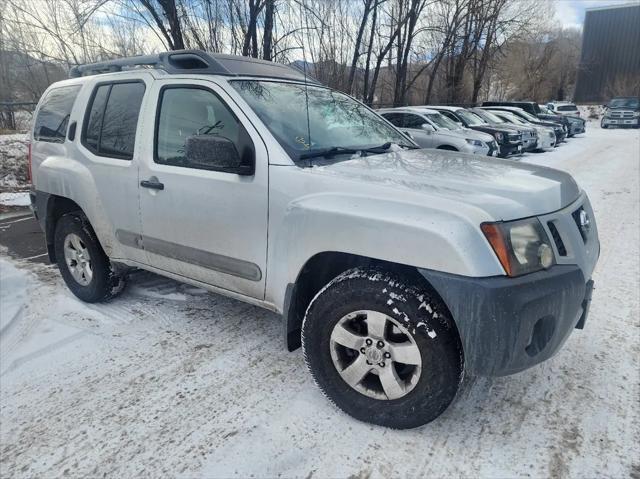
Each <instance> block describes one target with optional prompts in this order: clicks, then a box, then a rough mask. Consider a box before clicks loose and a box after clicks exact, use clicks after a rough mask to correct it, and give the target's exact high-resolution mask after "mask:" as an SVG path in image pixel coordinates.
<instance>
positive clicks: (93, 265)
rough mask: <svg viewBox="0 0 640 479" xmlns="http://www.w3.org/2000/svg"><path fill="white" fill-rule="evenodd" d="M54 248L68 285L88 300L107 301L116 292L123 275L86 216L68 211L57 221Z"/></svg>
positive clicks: (121, 288) (72, 290)
mask: <svg viewBox="0 0 640 479" xmlns="http://www.w3.org/2000/svg"><path fill="white" fill-rule="evenodd" d="M54 248H55V252H56V259H57V263H58V268H59V269H60V273H61V274H62V278H63V279H64V281H65V283H66V284H67V287H68V288H69V289H70V290H71V292H72V293H73V294H75V295H76V296H77V297H78V298H80V299H81V300H83V301H86V302H88V303H95V302H98V301H106V300H109V299H111V298H113V297H114V296H116V295H117V294H119V293H120V292H121V291H122V290H123V289H124V286H125V278H124V276H122V275H119V274H116V272H115V271H114V270H113V268H112V266H111V262H110V261H109V258H108V257H107V255H106V254H105V253H104V251H103V250H102V247H101V246H100V243H99V242H98V239H97V238H96V235H95V233H94V231H93V229H92V228H91V225H90V224H89V221H88V220H87V218H86V217H85V216H84V215H83V214H82V213H81V212H73V213H67V214H66V215H64V216H62V217H61V218H60V219H59V220H58V222H57V224H56V231H55V237H54Z"/></svg>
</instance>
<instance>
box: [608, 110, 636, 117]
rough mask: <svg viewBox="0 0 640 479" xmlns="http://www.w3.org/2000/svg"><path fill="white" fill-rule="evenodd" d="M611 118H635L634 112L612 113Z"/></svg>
mask: <svg viewBox="0 0 640 479" xmlns="http://www.w3.org/2000/svg"><path fill="white" fill-rule="evenodd" d="M611 118H633V112H632V111H612V112H611Z"/></svg>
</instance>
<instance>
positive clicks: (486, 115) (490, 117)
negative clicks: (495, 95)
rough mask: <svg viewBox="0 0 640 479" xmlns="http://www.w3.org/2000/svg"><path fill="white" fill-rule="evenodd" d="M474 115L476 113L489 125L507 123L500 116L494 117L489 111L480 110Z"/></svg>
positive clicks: (475, 111) (474, 111)
mask: <svg viewBox="0 0 640 479" xmlns="http://www.w3.org/2000/svg"><path fill="white" fill-rule="evenodd" d="M473 113H475V114H476V115H478V116H479V117H480V118H482V119H483V120H484V121H486V122H488V123H505V121H504V120H503V119H502V118H500V117H499V116H498V115H494V114H493V113H491V112H490V111H487V110H480V109H478V110H473Z"/></svg>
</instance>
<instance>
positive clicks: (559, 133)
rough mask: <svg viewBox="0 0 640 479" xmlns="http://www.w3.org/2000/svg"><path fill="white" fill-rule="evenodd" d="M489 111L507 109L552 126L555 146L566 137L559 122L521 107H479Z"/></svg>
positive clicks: (530, 119)
mask: <svg viewBox="0 0 640 479" xmlns="http://www.w3.org/2000/svg"><path fill="white" fill-rule="evenodd" d="M481 108H484V109H487V110H490V111H509V112H511V113H513V114H514V115H516V116H517V117H519V118H522V119H523V120H525V121H527V122H529V123H531V124H533V125H538V126H546V127H549V128H553V132H554V133H555V134H556V146H558V143H560V142H562V141H564V139H565V138H566V137H567V130H566V129H565V128H564V127H563V126H562V124H560V123H556V122H552V121H546V120H541V119H540V118H538V117H537V116H533V115H531V114H530V113H528V112H526V111H524V110H523V109H522V108H518V107H515V106H491V107H481Z"/></svg>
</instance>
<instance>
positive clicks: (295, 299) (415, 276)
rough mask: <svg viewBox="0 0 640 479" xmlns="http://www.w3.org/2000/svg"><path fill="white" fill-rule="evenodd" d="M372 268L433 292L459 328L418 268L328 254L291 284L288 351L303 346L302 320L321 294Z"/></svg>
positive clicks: (308, 264)
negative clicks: (355, 271) (348, 274)
mask: <svg viewBox="0 0 640 479" xmlns="http://www.w3.org/2000/svg"><path fill="white" fill-rule="evenodd" d="M371 266H375V267H379V268H382V269H384V270H385V271H388V272H391V273H396V274H398V275H400V276H402V277H403V278H406V279H407V280H408V281H410V282H411V283H412V284H415V285H417V286H419V287H421V288H424V289H427V290H429V291H430V292H431V293H432V294H433V295H434V296H435V299H436V300H438V301H440V302H441V303H442V306H443V307H444V308H445V309H446V311H447V313H448V314H449V317H450V318H451V319H452V321H453V323H454V327H455V319H454V318H453V317H452V316H451V313H450V311H449V309H448V307H447V305H446V304H445V302H444V300H443V299H442V297H441V295H440V294H439V293H438V292H437V291H436V290H435V288H433V286H432V285H431V284H430V283H429V282H428V281H427V279H426V278H425V277H424V276H423V275H422V274H420V272H419V270H418V268H416V267H414V266H408V265H405V264H400V263H393V262H390V261H385V260H380V259H376V258H370V257H366V256H359V255H355V254H351V253H342V252H337V251H325V252H322V253H318V254H316V255H314V256H312V257H311V258H309V259H308V260H307V262H306V263H305V264H304V266H303V267H302V268H301V269H300V272H299V273H298V276H297V278H296V281H295V283H289V284H288V285H287V288H286V292H285V298H284V306H283V311H282V315H283V318H284V321H283V323H284V339H285V345H286V347H287V350H289V351H295V350H296V349H298V348H299V347H300V346H301V334H302V320H303V319H304V315H305V313H306V311H307V308H308V306H309V304H310V303H311V301H312V300H313V298H314V297H315V296H316V295H317V294H318V292H320V290H321V289H322V288H323V287H324V286H326V285H327V284H328V283H329V282H330V281H331V280H332V279H334V278H335V277H337V276H338V275H339V274H341V273H343V272H345V271H347V270H349V269H351V268H355V267H371ZM458 335H459V334H458Z"/></svg>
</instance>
